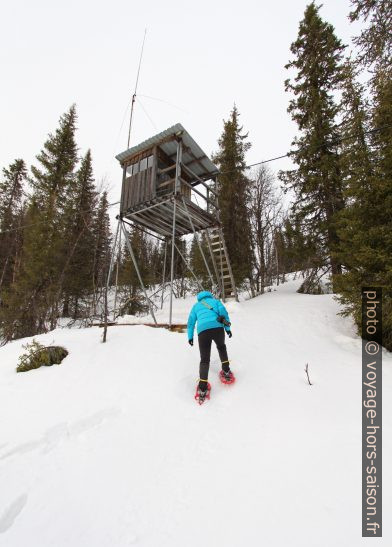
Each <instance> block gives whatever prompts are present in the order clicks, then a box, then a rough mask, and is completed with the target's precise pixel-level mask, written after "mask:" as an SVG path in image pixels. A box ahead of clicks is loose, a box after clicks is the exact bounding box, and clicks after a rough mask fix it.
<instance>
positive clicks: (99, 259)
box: [91, 192, 111, 315]
mask: <svg viewBox="0 0 392 547" xmlns="http://www.w3.org/2000/svg"><path fill="white" fill-rule="evenodd" d="M108 210H109V203H108V198H107V192H103V193H102V194H101V196H100V198H99V200H98V203H97V205H96V208H95V213H94V221H93V225H92V231H93V234H94V242H93V268H92V272H91V277H92V283H93V294H94V299H93V313H94V315H95V314H96V313H97V312H98V311H99V310H98V302H99V301H100V300H101V296H102V294H103V293H102V291H103V289H104V287H105V286H106V278H107V275H108V271H109V265H110V245H111V233H110V219H109V213H108Z"/></svg>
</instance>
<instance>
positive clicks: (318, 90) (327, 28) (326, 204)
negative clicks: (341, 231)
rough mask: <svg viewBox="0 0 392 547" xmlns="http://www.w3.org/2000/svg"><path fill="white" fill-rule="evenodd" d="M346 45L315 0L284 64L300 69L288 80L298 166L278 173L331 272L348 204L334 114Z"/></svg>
mask: <svg viewBox="0 0 392 547" xmlns="http://www.w3.org/2000/svg"><path fill="white" fill-rule="evenodd" d="M343 51H344V46H343V45H342V43H341V42H340V40H339V39H338V38H337V37H336V35H335V33H334V29H333V27H332V25H330V24H329V23H326V22H325V21H323V20H322V19H321V17H320V15H319V8H318V7H316V5H315V4H314V3H313V2H312V3H311V4H310V5H308V6H307V8H306V10H305V15H304V19H303V20H302V21H301V23H300V26H299V33H298V38H297V40H296V41H295V42H294V43H293V44H292V45H291V52H292V54H293V55H294V58H293V60H291V61H290V62H289V63H288V64H287V65H286V68H289V69H290V68H292V69H295V71H296V75H295V77H294V78H293V79H288V80H286V83H285V86H286V90H287V91H290V92H292V93H293V95H294V97H293V98H292V99H291V101H290V105H289V108H288V111H289V112H290V113H291V116H292V118H293V120H294V121H295V122H296V123H297V125H298V129H299V130H300V136H299V137H297V138H295V139H294V141H293V146H294V150H293V151H292V152H291V153H290V156H291V158H292V159H293V161H294V163H295V164H296V166H297V168H296V169H294V170H290V171H286V172H284V173H281V174H280V176H281V178H282V180H283V181H284V182H285V183H286V185H287V188H291V189H292V190H294V192H295V195H296V203H295V211H296V214H297V215H298V216H299V218H300V219H301V221H302V222H304V223H305V224H306V230H307V232H308V233H311V234H313V237H314V238H315V239H317V240H318V242H321V243H322V248H323V251H324V256H325V258H324V259H325V262H326V263H328V264H329V265H330V267H331V271H332V274H337V273H340V271H341V265H340V264H339V262H338V261H337V260H336V255H335V254H334V253H335V250H336V247H337V244H338V236H337V233H336V225H335V220H336V213H337V212H338V211H340V210H341V209H342V208H343V206H344V200H343V188H342V177H341V172H340V158H339V148H338V144H339V127H338V123H337V119H336V117H337V114H338V111H339V105H338V104H337V102H336V99H335V97H334V94H335V92H336V91H337V90H338V88H339V86H340V84H341V82H342V79H343V68H342V54H343Z"/></svg>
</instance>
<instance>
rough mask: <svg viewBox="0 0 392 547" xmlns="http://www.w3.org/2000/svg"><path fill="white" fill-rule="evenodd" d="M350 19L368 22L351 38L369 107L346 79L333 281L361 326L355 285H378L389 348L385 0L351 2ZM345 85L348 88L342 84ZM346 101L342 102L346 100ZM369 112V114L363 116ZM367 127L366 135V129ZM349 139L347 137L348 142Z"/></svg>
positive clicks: (390, 201)
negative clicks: (340, 266) (366, 75)
mask: <svg viewBox="0 0 392 547" xmlns="http://www.w3.org/2000/svg"><path fill="white" fill-rule="evenodd" d="M353 4H354V5H355V6H356V10H355V12H353V13H352V14H351V17H352V19H353V20H354V19H356V18H364V19H365V20H369V21H370V25H369V26H368V27H367V28H365V30H364V31H362V33H361V35H360V36H359V37H358V38H357V39H356V43H357V44H358V46H359V47H360V51H359V56H358V59H357V66H359V67H362V68H366V69H370V71H371V73H372V76H371V80H370V84H371V85H370V90H371V105H370V107H369V105H368V101H367V100H366V101H365V99H364V98H363V97H364V95H365V93H364V90H363V88H362V87H361V86H360V85H359V84H358V83H356V82H355V81H354V83H351V84H350V80H349V79H348V82H349V83H348V84H347V82H346V87H345V91H344V95H343V98H344V99H346V110H348V112H349V113H351V114H350V115H351V122H352V124H353V126H354V127H355V134H356V138H355V141H354V142H353V143H352V145H351V146H350V145H347V146H346V147H345V150H344V155H343V159H344V169H345V174H346V177H347V195H348V207H347V210H346V211H344V212H343V214H342V215H341V217H340V221H339V235H340V238H341V244H340V252H341V256H342V261H343V263H344V266H345V270H344V272H343V274H342V275H341V276H339V278H338V279H337V282H336V287H337V290H338V293H339V299H340V301H341V302H342V303H343V305H344V312H343V313H345V314H349V313H350V314H352V315H353V317H354V320H355V322H356V324H357V327H358V330H359V331H360V329H361V288H362V287H363V286H380V287H382V289H383V333H382V334H383V344H384V346H385V347H386V348H388V349H389V350H392V275H391V272H392V220H391V215H390V211H391V210H392V77H391V66H390V61H391V59H390V56H389V58H388V51H389V52H390V51H391V42H392V35H391V33H390V32H389V33H388V32H385V30H386V27H387V26H388V25H390V22H391V18H390V17H389V20H388V21H387V20H386V19H385V18H384V16H385V15H386V13H387V12H388V10H389V12H391V10H392V4H391V2H384V1H380V2H367V1H355V2H353ZM348 86H350V88H351V92H350V93H348V91H347V88H348ZM350 97H351V100H349V101H347V98H350ZM368 113H370V115H369V114H368ZM369 128H370V131H371V132H370V134H369V135H368V136H366V131H368V130H369ZM350 141H351V139H350V140H349V141H348V142H349V143H350Z"/></svg>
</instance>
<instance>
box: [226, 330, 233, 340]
mask: <svg viewBox="0 0 392 547" xmlns="http://www.w3.org/2000/svg"><path fill="white" fill-rule="evenodd" d="M227 336H228V337H229V338H231V337H232V336H233V333H232V332H231V330H228V331H227Z"/></svg>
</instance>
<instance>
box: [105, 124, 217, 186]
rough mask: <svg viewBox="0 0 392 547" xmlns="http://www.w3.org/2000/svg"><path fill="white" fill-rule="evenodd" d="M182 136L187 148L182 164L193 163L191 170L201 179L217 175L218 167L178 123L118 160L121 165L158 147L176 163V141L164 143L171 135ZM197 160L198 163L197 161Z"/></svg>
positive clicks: (184, 151) (118, 157) (123, 153)
mask: <svg viewBox="0 0 392 547" xmlns="http://www.w3.org/2000/svg"><path fill="white" fill-rule="evenodd" d="M180 134H182V140H183V144H184V146H185V149H184V150H183V153H182V162H183V163H184V164H185V165H188V164H190V163H192V167H191V169H192V171H193V172H194V173H196V175H197V176H199V177H206V176H209V175H216V174H217V173H218V168H217V166H216V165H215V164H214V163H212V161H211V160H210V158H209V157H208V156H207V155H206V154H205V152H203V150H202V149H201V148H200V146H199V145H198V144H197V143H196V142H195V141H194V140H193V139H192V137H191V136H190V134H189V133H188V132H187V131H186V129H184V127H183V126H182V125H181V124H180V123H176V125H173V126H172V127H169V128H168V129H165V130H164V131H162V132H161V133H158V134H157V135H154V136H153V137H151V138H149V139H147V140H145V141H143V142H141V143H140V144H137V145H136V146H133V147H132V148H129V149H128V150H125V151H124V152H121V153H120V154H118V155H117V156H116V159H117V160H118V161H119V162H120V163H123V162H124V161H126V160H127V159H129V158H132V157H133V156H134V155H135V154H138V153H139V152H143V151H144V150H148V149H149V148H151V147H153V146H155V145H157V146H159V148H161V149H162V150H163V151H164V152H165V154H166V155H167V156H170V157H171V158H172V159H173V160H174V161H175V158H176V153H177V143H176V141H175V140H172V141H166V142H162V141H165V139H166V138H167V137H170V136H171V135H180ZM186 148H188V149H189V151H190V152H191V154H193V156H194V157H192V155H191V154H190V153H189V151H187V150H186ZM195 158H197V160H198V161H197V162H196V161H195Z"/></svg>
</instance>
